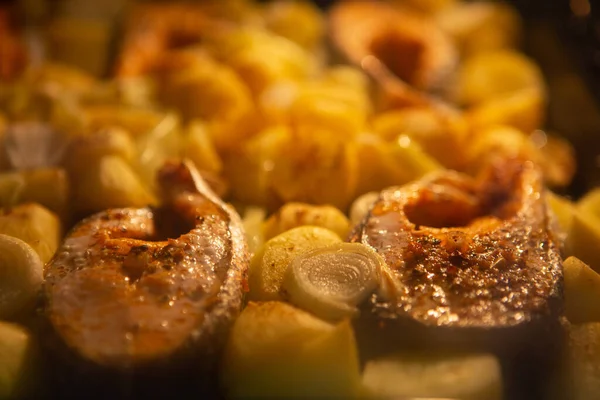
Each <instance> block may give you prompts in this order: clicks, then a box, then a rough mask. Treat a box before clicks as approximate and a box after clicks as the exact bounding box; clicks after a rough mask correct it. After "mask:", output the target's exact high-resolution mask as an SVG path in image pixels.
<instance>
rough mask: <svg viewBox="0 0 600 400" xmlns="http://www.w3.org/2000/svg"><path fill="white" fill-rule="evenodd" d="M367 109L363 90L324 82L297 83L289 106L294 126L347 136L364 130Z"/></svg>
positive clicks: (365, 95)
mask: <svg viewBox="0 0 600 400" xmlns="http://www.w3.org/2000/svg"><path fill="white" fill-rule="evenodd" d="M370 112H371V104H370V101H369V97H368V93H367V92H366V91H364V90H357V89H353V88H350V87H347V86H345V85H342V84H337V83H327V82H314V83H304V84H303V85H300V87H299V90H298V92H297V95H296V98H295V99H294V101H293V103H292V104H291V106H290V109H289V113H290V123H291V124H292V126H293V127H294V128H296V129H302V128H304V127H306V128H308V129H311V128H312V129H326V130H330V131H332V132H336V133H337V134H338V135H340V136H345V137H347V138H352V137H354V136H356V134H358V133H359V132H360V131H362V130H364V128H365V123H366V120H367V117H368V116H369V114H370Z"/></svg>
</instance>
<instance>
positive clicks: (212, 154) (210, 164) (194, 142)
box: [183, 121, 223, 174]
mask: <svg viewBox="0 0 600 400" xmlns="http://www.w3.org/2000/svg"><path fill="white" fill-rule="evenodd" d="M183 157H184V158H187V159H189V160H191V161H192V162H193V163H194V164H195V165H196V168H198V169H199V170H203V171H210V172H213V173H217V174H218V173H220V172H221V170H222V169H223V162H222V161H221V158H220V157H219V154H218V153H217V150H216V149H215V146H214V144H213V141H212V139H211V137H210V135H209V133H208V130H207V128H206V126H205V124H202V123H201V122H199V121H194V122H193V123H191V124H190V126H189V128H188V133H187V136H186V137H185V139H184V145H183Z"/></svg>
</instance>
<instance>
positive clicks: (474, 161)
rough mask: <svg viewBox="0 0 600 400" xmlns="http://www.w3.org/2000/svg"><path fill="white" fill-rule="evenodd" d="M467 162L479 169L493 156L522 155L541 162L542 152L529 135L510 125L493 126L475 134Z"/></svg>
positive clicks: (471, 141)
mask: <svg viewBox="0 0 600 400" xmlns="http://www.w3.org/2000/svg"><path fill="white" fill-rule="evenodd" d="M466 151H467V163H468V166H469V168H470V169H471V170H474V171H478V170H480V169H481V168H483V167H484V166H485V165H487V163H488V162H489V160H490V158H493V157H505V158H513V157H520V158H523V159H526V160H531V161H534V162H536V163H537V162H539V160H540V159H541V154H540V151H539V149H538V148H537V147H536V146H535V145H534V143H533V142H532V141H531V140H529V136H527V135H526V134H524V133H523V132H522V131H520V130H518V129H516V128H513V127H510V126H501V125H497V126H491V127H489V128H486V129H482V130H480V131H477V132H475V133H474V134H473V137H472V138H471V140H470V141H469V142H468V145H467V149H466Z"/></svg>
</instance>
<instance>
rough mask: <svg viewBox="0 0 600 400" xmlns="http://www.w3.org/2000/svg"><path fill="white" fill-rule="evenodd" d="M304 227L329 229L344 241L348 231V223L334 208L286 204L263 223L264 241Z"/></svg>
mask: <svg viewBox="0 0 600 400" xmlns="http://www.w3.org/2000/svg"><path fill="white" fill-rule="evenodd" d="M305 225H310V226H320V227H322V228H326V229H329V230H331V231H333V232H335V233H337V234H338V235H339V236H340V238H342V239H345V238H346V236H347V235H348V232H349V231H350V221H348V218H346V216H345V215H344V214H343V213H342V212H341V211H340V210H338V209H337V208H335V207H332V206H329V205H321V206H315V205H311V204H305V203H287V204H286V205H284V206H283V207H281V208H280V209H279V210H277V212H276V213H274V214H273V215H271V216H270V217H269V219H267V221H266V222H265V224H264V234H265V239H266V240H269V239H271V238H272V237H274V236H277V235H279V234H281V233H283V232H285V231H289V230H290V229H293V228H297V227H299V226H305Z"/></svg>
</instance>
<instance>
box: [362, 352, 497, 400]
mask: <svg viewBox="0 0 600 400" xmlns="http://www.w3.org/2000/svg"><path fill="white" fill-rule="evenodd" d="M363 385H364V386H365V388H366V392H367V393H368V394H369V395H370V396H368V397H370V398H396V397H407V398H413V397H419V398H421V397H423V398H425V397H427V398H429V397H436V398H438V397H439V398H456V399H465V400H500V399H502V376H501V372H500V365H499V363H498V361H497V360H496V359H495V358H494V357H493V356H490V355H485V354H473V355H443V354H441V355H440V354H438V355H429V354H419V355H398V356H393V357H386V358H383V359H378V360H373V361H369V362H368V363H367V365H366V367H365V370H364V372H363Z"/></svg>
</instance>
